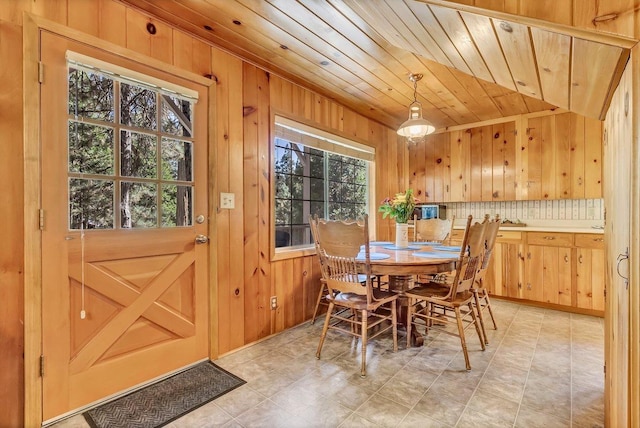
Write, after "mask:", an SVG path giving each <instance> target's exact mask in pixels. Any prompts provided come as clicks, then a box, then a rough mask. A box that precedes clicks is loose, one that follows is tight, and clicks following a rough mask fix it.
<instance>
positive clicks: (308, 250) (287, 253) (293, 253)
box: [271, 246, 316, 262]
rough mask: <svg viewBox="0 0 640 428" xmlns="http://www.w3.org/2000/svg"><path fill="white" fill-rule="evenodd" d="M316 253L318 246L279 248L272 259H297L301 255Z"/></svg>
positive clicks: (274, 260)
mask: <svg viewBox="0 0 640 428" xmlns="http://www.w3.org/2000/svg"><path fill="white" fill-rule="evenodd" d="M315 254H316V248H315V247H314V246H310V247H297V248H277V249H276V250H275V253H274V254H273V257H272V259H271V261H273V262H276V261H278V260H287V259H295V258H299V257H306V256H313V255H315Z"/></svg>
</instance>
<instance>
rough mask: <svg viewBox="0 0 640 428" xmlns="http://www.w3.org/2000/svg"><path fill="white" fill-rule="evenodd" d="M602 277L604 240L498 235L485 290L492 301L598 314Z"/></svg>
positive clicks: (568, 235) (542, 234)
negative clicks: (497, 298) (524, 302)
mask: <svg viewBox="0 0 640 428" xmlns="http://www.w3.org/2000/svg"><path fill="white" fill-rule="evenodd" d="M460 232H461V231H460ZM457 235H458V234H454V239H455V238H459V240H461V239H462V236H461V235H462V233H460V234H459V235H460V236H457ZM604 278H605V256H604V240H603V235H600V234H589V233H555V232H553V233H551V232H550V233H547V232H520V231H509V230H504V231H503V230H500V232H499V234H498V238H497V240H496V245H495V247H494V250H493V254H492V257H491V264H490V268H489V271H488V272H487V277H486V282H485V286H486V288H487V290H488V291H489V293H490V294H492V295H495V296H504V297H509V298H515V299H523V300H528V301H532V302H540V303H547V304H551V305H553V307H559V308H561V307H567V308H576V309H579V310H586V312H588V313H593V314H596V315H603V314H604V291H605V290H604Z"/></svg>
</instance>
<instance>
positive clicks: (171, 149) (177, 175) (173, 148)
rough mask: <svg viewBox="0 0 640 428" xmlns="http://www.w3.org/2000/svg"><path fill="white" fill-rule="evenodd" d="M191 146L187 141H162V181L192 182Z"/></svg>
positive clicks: (167, 139)
mask: <svg viewBox="0 0 640 428" xmlns="http://www.w3.org/2000/svg"><path fill="white" fill-rule="evenodd" d="M191 146H192V144H191V143H189V142H187V141H179V140H173V139H169V138H163V139H162V153H161V156H162V178H163V179H164V180H179V181H191V180H193V178H192V177H193V174H192V168H193V161H192V157H191Z"/></svg>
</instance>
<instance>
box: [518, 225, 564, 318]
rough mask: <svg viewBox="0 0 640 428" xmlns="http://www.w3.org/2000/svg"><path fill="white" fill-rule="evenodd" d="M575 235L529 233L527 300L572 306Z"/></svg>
mask: <svg viewBox="0 0 640 428" xmlns="http://www.w3.org/2000/svg"><path fill="white" fill-rule="evenodd" d="M572 246H573V234H571V233H546V232H529V233H527V256H526V259H525V272H526V274H525V276H526V280H525V281H524V290H523V293H522V297H523V298H524V299H528V300H533V301H536V302H545V303H553V304H557V305H564V306H571V304H572V274H571V272H572V266H573V255H572V253H573V251H572Z"/></svg>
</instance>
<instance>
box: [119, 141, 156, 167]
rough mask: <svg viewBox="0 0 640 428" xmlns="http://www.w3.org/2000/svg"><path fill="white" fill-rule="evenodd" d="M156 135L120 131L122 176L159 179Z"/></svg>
mask: <svg viewBox="0 0 640 428" xmlns="http://www.w3.org/2000/svg"><path fill="white" fill-rule="evenodd" d="M156 141H157V138H156V136H155V135H149V134H141V133H139V132H131V131H120V174H121V175H122V176H124V177H137V178H157V176H158V173H157V167H156V164H157V152H156Z"/></svg>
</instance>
